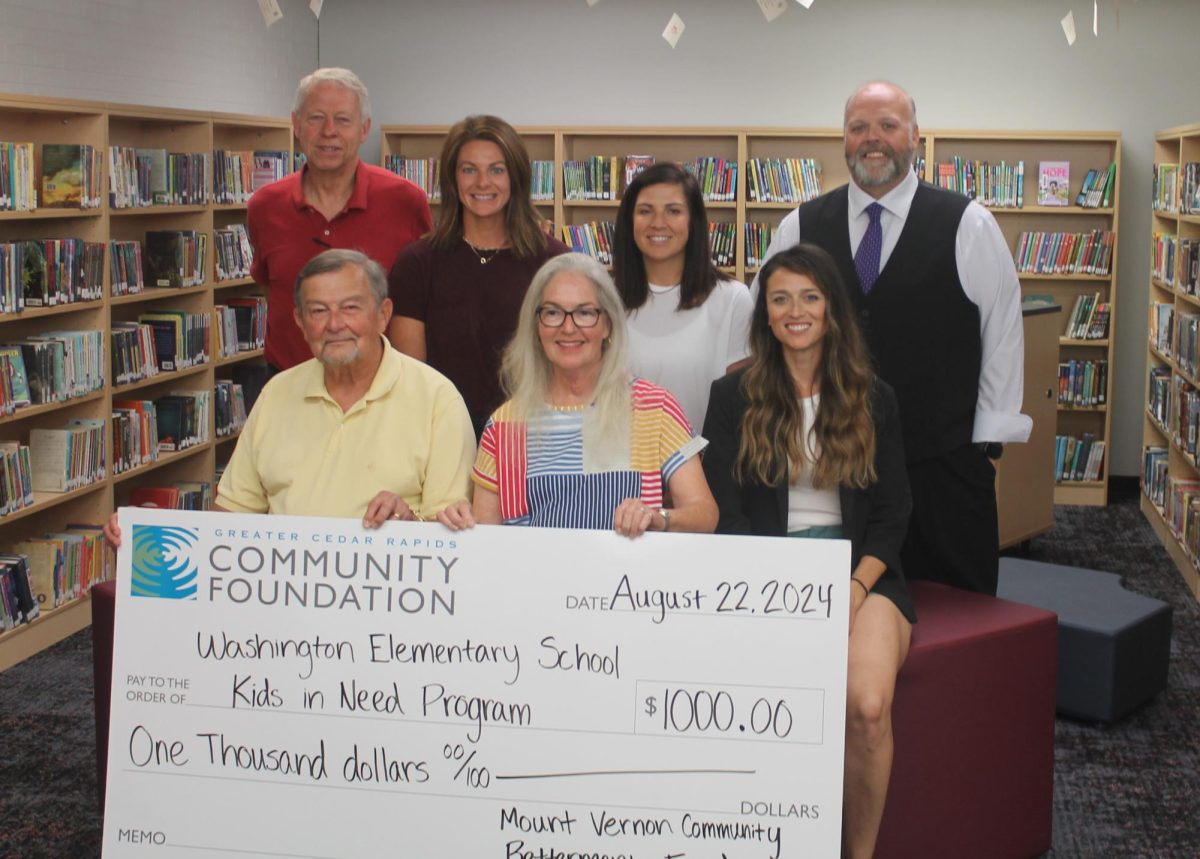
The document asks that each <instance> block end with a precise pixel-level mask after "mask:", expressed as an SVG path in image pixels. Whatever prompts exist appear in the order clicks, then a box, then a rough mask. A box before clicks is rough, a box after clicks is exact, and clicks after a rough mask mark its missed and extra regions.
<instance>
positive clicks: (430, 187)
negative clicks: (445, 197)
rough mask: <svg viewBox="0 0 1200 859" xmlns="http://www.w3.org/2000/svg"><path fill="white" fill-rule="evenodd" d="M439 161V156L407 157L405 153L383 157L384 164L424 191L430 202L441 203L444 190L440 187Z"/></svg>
mask: <svg viewBox="0 0 1200 859" xmlns="http://www.w3.org/2000/svg"><path fill="white" fill-rule="evenodd" d="M439 161H440V159H438V158H407V157H405V156H404V155H388V156H387V157H385V158H384V159H383V166H384V167H385V168H386V169H388V170H390V171H391V172H393V173H395V174H396V175H397V176H401V177H403V178H405V179H407V180H408V181H409V182H412V183H413V184H414V185H416V186H417V187H418V188H420V189H421V190H422V191H424V192H425V196H426V197H428V198H429V202H430V203H440V202H441V201H442V191H441V188H439V187H438V181H439V180H440V178H441V167H440V165H439Z"/></svg>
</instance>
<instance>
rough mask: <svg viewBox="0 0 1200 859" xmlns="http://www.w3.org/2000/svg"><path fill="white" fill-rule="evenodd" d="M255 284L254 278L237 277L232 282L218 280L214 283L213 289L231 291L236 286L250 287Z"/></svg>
mask: <svg viewBox="0 0 1200 859" xmlns="http://www.w3.org/2000/svg"><path fill="white" fill-rule="evenodd" d="M253 283H254V278H252V277H235V278H232V279H231V280H218V281H216V282H214V283H213V289H229V288H231V287H234V286H250V285H251V284H253Z"/></svg>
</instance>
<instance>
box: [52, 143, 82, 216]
mask: <svg viewBox="0 0 1200 859" xmlns="http://www.w3.org/2000/svg"><path fill="white" fill-rule="evenodd" d="M83 161H84V151H83V147H82V146H81V145H79V144H77V143H44V144H42V206H44V207H45V208H48V209H81V208H83V207H84V204H85V198H84V189H83V186H84V182H83V171H84V164H83Z"/></svg>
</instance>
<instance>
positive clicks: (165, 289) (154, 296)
mask: <svg viewBox="0 0 1200 859" xmlns="http://www.w3.org/2000/svg"><path fill="white" fill-rule="evenodd" d="M210 291H211V290H210V287H209V285H208V284H204V283H202V284H200V285H199V286H184V287H179V288H175V287H169V286H148V287H146V288H145V289H143V290H142V291H141V292H135V293H133V294H132V295H118V296H116V297H114V298H110V299H109V300H108V303H109V304H141V303H142V302H145V301H160V300H162V299H164V298H178V297H179V296H181V295H204V294H206V293H208V292H210Z"/></svg>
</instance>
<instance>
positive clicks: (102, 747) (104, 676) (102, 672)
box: [92, 582, 117, 813]
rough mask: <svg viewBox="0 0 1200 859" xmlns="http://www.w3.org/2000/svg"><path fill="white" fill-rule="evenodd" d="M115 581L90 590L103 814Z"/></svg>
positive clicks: (98, 791)
mask: <svg viewBox="0 0 1200 859" xmlns="http://www.w3.org/2000/svg"><path fill="white" fill-rule="evenodd" d="M116 608H117V584H116V582H102V583H101V584H98V585H96V586H95V587H94V588H92V671H93V672H94V674H95V677H96V795H97V796H99V797H100V811H101V813H103V812H104V788H105V773H106V772H107V769H108V712H109V710H108V705H109V701H110V700H111V699H112V661H113V614H114V612H115V611H116Z"/></svg>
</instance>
